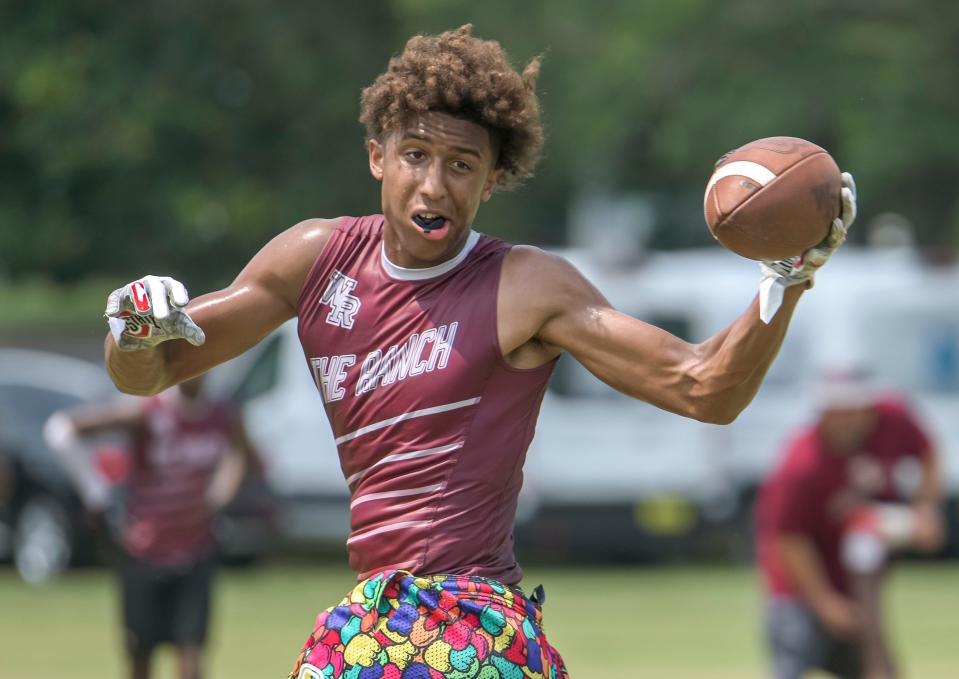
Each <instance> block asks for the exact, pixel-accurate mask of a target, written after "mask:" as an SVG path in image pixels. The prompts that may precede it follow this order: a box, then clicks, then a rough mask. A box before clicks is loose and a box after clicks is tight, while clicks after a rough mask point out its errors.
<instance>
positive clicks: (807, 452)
mask: <svg viewBox="0 0 959 679" xmlns="http://www.w3.org/2000/svg"><path fill="white" fill-rule="evenodd" d="M820 452H821V446H820V443H819V433H818V430H817V428H816V427H815V426H806V427H803V428H802V429H801V430H800V431H798V432H797V433H796V434H795V435H794V436H793V437H792V438H791V439H790V440H789V441H788V443H787V444H786V453H785V455H784V457H783V463H782V466H781V471H782V472H783V473H782V475H783V476H785V477H786V478H787V479H788V480H789V481H792V482H794V483H796V482H805V481H807V480H809V479H810V478H812V477H814V476H815V475H816V474H817V473H818V471H819V468H820V463H821V462H822V459H823V458H822V455H820Z"/></svg>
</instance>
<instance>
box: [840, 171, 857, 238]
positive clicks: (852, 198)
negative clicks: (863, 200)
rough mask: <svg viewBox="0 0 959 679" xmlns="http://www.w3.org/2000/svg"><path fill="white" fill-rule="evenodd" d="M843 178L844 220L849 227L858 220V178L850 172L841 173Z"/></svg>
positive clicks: (842, 200) (841, 195)
mask: <svg viewBox="0 0 959 679" xmlns="http://www.w3.org/2000/svg"><path fill="white" fill-rule="evenodd" d="M840 179H841V180H842V190H841V191H840V198H841V200H840V202H841V203H842V217H841V219H842V221H843V224H844V225H845V227H846V228H847V229H848V228H849V227H850V226H851V225H852V223H853V222H854V221H855V220H856V212H857V207H856V180H855V179H854V178H853V176H852V175H851V174H850V173H848V172H843V173H842V175H840Z"/></svg>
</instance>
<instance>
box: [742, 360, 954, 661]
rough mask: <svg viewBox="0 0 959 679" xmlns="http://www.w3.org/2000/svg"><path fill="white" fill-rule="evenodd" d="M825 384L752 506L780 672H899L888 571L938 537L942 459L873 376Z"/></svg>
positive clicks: (847, 375)
mask: <svg viewBox="0 0 959 679" xmlns="http://www.w3.org/2000/svg"><path fill="white" fill-rule="evenodd" d="M822 388H823V392H822V410H821V414H820V416H819V418H818V421H817V422H816V423H815V424H813V425H812V426H810V427H807V428H804V429H803V430H801V431H800V432H798V433H797V434H796V435H795V436H794V437H793V438H792V439H791V440H790V441H789V443H788V445H787V446H786V450H785V453H784V455H783V457H782V459H781V460H780V462H779V464H778V466H777V467H776V469H775V470H774V471H773V473H772V474H771V475H770V476H769V477H768V478H767V479H766V481H765V483H764V484H763V487H762V489H761V492H760V495H759V502H758V504H757V510H756V528H757V560H758V564H759V568H760V571H761V572H762V575H763V579H764V582H765V586H766V591H767V598H768V605H767V611H766V632H767V639H768V642H769V645H770V651H771V656H772V662H773V668H774V675H775V677H776V679H796V678H798V677H801V676H803V675H804V674H805V673H806V672H810V671H812V670H814V669H816V668H818V669H822V670H826V671H828V672H831V673H833V674H835V675H836V676H838V677H844V678H848V679H854V678H855V679H858V678H860V677H866V678H867V679H892V678H893V677H895V676H898V675H897V671H896V668H895V663H894V662H893V659H892V654H891V652H890V650H889V646H888V643H887V641H886V638H885V634H884V630H883V621H882V611H881V606H880V582H881V575H882V573H883V571H884V567H885V565H886V562H887V558H888V556H889V555H891V554H892V553H894V552H895V551H897V550H900V549H915V550H921V551H933V550H935V549H937V548H939V547H940V546H941V544H942V541H943V539H944V529H943V525H942V521H941V518H940V516H939V510H938V503H939V499H940V498H939V494H940V490H939V485H940V481H939V471H938V465H937V462H936V456H935V454H934V451H933V448H932V444H931V443H930V441H929V438H928V437H927V435H926V434H925V433H924V432H923V430H922V428H921V427H920V425H919V424H918V423H917V421H916V419H915V417H914V416H913V414H912V413H911V412H910V410H909V408H908V407H907V405H906V404H905V402H904V401H903V400H901V399H899V398H896V397H894V396H891V395H884V394H883V393H882V392H881V391H880V390H879V389H878V387H877V385H876V382H875V380H874V379H873V378H872V377H871V376H870V375H869V374H868V372H866V371H863V370H862V369H861V368H856V367H853V368H849V367H846V368H842V369H831V370H830V371H828V372H827V373H826V374H825V376H824V379H823V385H822Z"/></svg>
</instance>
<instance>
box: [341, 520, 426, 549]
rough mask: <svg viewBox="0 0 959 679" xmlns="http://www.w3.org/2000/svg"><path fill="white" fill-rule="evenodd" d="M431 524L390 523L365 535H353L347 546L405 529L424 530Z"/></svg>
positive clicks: (424, 522) (411, 522) (412, 522)
mask: <svg viewBox="0 0 959 679" xmlns="http://www.w3.org/2000/svg"><path fill="white" fill-rule="evenodd" d="M431 523H432V521H398V522H397V523H388V524H386V525H385V526H380V527H379V528H374V529H372V530H368V531H366V532H365V533H353V535H351V536H350V538H349V539H348V540H347V541H346V544H350V543H351V542H356V541H357V540H365V539H366V538H371V537H373V536H374V535H379V534H380V533H387V532H389V531H393V530H402V529H404V528H422V527H423V526H428V525H430V524H431Z"/></svg>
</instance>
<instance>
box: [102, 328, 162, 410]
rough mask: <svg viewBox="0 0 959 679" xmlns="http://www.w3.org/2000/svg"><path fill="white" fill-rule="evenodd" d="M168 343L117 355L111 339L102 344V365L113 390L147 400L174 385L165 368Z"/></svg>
mask: <svg viewBox="0 0 959 679" xmlns="http://www.w3.org/2000/svg"><path fill="white" fill-rule="evenodd" d="M170 345H171V342H165V343H163V344H159V345H157V346H156V347H153V348H152V349H141V350H139V351H120V350H119V349H118V348H117V345H116V342H115V341H114V340H113V337H112V335H110V333H107V336H106V338H105V340H104V349H103V353H104V364H105V365H106V369H107V374H109V375H110V379H112V380H113V383H114V384H115V385H116V387H117V389H119V390H120V391H122V392H123V393H125V394H133V395H134V396H150V395H152V394H157V393H159V392H161V391H163V390H164V389H167V388H169V387H170V386H172V385H173V384H175V383H176V380H175V378H174V376H173V375H172V372H171V370H170V367H169V362H168V353H169V351H170Z"/></svg>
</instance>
